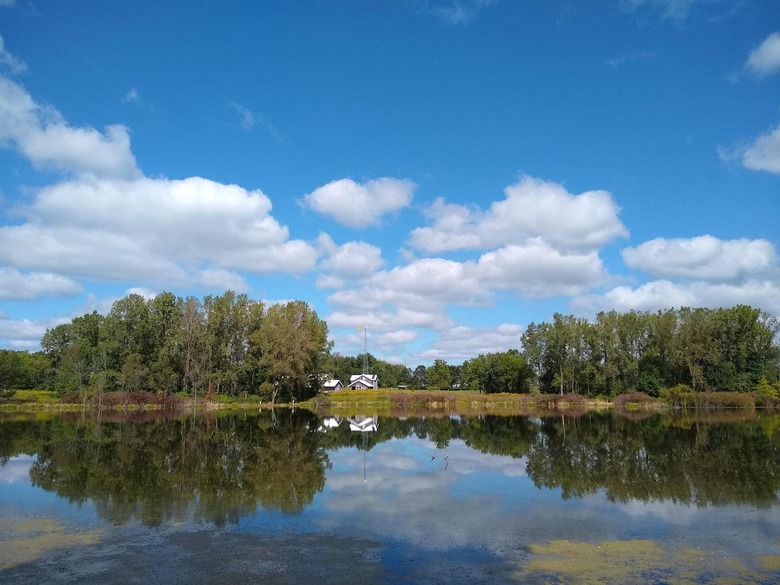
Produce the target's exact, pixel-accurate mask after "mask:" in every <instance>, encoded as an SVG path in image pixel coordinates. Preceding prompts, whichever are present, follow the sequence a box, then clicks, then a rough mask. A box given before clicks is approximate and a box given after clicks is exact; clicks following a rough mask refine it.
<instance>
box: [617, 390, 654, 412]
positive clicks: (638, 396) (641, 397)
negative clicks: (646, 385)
mask: <svg viewBox="0 0 780 585" xmlns="http://www.w3.org/2000/svg"><path fill="white" fill-rule="evenodd" d="M652 403H653V399H652V397H650V396H648V395H647V394H645V393H644V392H629V393H626V394H618V395H617V396H615V400H614V401H613V404H614V405H615V407H617V408H625V409H628V410H630V409H632V408H636V407H642V406H647V405H649V404H652Z"/></svg>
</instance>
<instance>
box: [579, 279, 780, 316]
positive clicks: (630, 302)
mask: <svg viewBox="0 0 780 585" xmlns="http://www.w3.org/2000/svg"><path fill="white" fill-rule="evenodd" d="M735 305H750V306H753V307H758V308H761V309H763V310H765V311H767V312H769V313H772V314H775V315H777V314H780V285H778V283H776V282H772V281H760V280H752V281H748V282H745V283H742V284H723V283H721V284H713V283H706V282H693V283H689V284H678V283H673V282H670V281H668V280H657V281H653V282H648V283H645V284H643V285H641V286H639V287H637V288H630V287H627V286H619V287H616V288H614V289H612V290H610V291H609V292H607V293H606V294H604V295H588V296H583V297H579V298H576V299H574V300H573V301H572V306H573V307H575V308H576V309H579V310H586V311H598V310H610V309H614V310H616V311H631V310H636V311H657V310H660V309H666V308H673V307H710V308H718V307H732V306H735Z"/></svg>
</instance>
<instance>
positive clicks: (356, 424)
mask: <svg viewBox="0 0 780 585" xmlns="http://www.w3.org/2000/svg"><path fill="white" fill-rule="evenodd" d="M347 420H348V421H349V430H350V431H353V432H357V433H363V483H366V482H367V481H368V478H367V477H366V451H368V433H374V432H376V429H377V427H378V426H379V418H378V417H376V416H356V417H353V418H348V419H347Z"/></svg>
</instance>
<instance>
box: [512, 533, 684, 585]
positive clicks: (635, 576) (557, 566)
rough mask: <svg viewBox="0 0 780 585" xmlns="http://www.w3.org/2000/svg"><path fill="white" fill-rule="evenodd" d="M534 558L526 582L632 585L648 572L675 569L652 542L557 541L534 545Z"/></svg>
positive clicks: (528, 569)
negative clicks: (551, 578) (529, 579)
mask: <svg viewBox="0 0 780 585" xmlns="http://www.w3.org/2000/svg"><path fill="white" fill-rule="evenodd" d="M529 552H530V553H531V554H532V555H533V557H534V558H532V559H531V561H530V562H529V563H528V565H527V566H526V567H525V569H524V571H523V572H522V574H521V575H520V576H521V577H523V578H526V577H530V576H531V575H536V576H542V575H545V576H556V577H557V578H558V580H559V581H560V582H562V583H630V582H640V581H644V580H646V576H647V573H648V571H651V570H652V571H653V572H656V571H657V570H658V569H659V568H662V569H664V570H669V569H671V564H670V563H669V562H668V561H666V560H665V559H664V552H663V550H662V549H661V548H660V547H659V546H658V545H657V544H656V543H654V542H653V541H651V540H624V541H623V540H619V541H607V542H597V543H589V542H572V541H569V540H553V541H552V542H550V543H549V544H546V545H531V546H530V547H529Z"/></svg>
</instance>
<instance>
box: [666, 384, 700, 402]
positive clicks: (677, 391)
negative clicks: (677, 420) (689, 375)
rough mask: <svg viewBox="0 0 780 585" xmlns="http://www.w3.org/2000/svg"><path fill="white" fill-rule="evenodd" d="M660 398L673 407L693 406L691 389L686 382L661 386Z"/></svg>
mask: <svg viewBox="0 0 780 585" xmlns="http://www.w3.org/2000/svg"><path fill="white" fill-rule="evenodd" d="M659 394H660V396H661V399H662V400H664V401H665V402H668V403H669V404H670V405H671V406H673V407H674V408H688V407H689V406H693V402H692V400H693V399H692V396H693V390H692V389H691V387H690V386H688V385H687V384H677V386H672V387H671V388H661V391H660V392H659Z"/></svg>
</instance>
